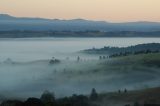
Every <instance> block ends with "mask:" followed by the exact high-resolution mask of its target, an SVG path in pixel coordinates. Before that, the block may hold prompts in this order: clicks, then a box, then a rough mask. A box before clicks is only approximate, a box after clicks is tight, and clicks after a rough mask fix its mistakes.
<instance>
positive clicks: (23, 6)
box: [0, 0, 160, 22]
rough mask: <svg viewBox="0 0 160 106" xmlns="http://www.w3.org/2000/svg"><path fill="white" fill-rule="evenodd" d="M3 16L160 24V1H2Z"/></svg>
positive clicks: (0, 1)
mask: <svg viewBox="0 0 160 106" xmlns="http://www.w3.org/2000/svg"><path fill="white" fill-rule="evenodd" d="M0 12H1V13H7V14H10V15H14V16H19V17H43V18H59V19H73V18H84V19H92V20H106V21H112V22H123V21H159V22H160V0H0Z"/></svg>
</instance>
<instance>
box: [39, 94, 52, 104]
mask: <svg viewBox="0 0 160 106" xmlns="http://www.w3.org/2000/svg"><path fill="white" fill-rule="evenodd" d="M40 99H41V101H42V102H43V103H44V104H45V106H53V105H54V104H55V96H54V93H50V92H49V91H44V93H43V94H42V95H41V98H40Z"/></svg>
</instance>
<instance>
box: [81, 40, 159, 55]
mask: <svg viewBox="0 0 160 106" xmlns="http://www.w3.org/2000/svg"><path fill="white" fill-rule="evenodd" d="M83 52H84V53H89V54H107V55H110V57H117V56H127V55H130V54H147V53H158V52H160V43H147V44H138V45H135V46H128V47H106V46H105V47H104V48H100V49H96V48H92V49H88V50H84V51H83Z"/></svg>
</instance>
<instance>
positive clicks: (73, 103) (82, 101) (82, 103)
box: [0, 88, 98, 106]
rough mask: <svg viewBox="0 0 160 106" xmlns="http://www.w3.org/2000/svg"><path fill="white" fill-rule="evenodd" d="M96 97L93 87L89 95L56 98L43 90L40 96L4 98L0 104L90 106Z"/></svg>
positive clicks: (20, 105)
mask: <svg viewBox="0 0 160 106" xmlns="http://www.w3.org/2000/svg"><path fill="white" fill-rule="evenodd" d="M97 99H98V93H97V92H96V90H95V89H94V88H93V89H92V91H91V94H90V96H85V95H76V94H74V95H72V96H70V97H63V98H59V99H56V98H55V96H54V93H51V92H49V91H45V92H44V93H43V94H42V95H41V97H40V98H33V97H32V98H28V99H27V100H26V101H20V100H5V101H3V102H2V103H1V105H0V106H91V102H93V101H96V100H97Z"/></svg>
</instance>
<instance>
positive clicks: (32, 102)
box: [23, 98, 44, 106]
mask: <svg viewBox="0 0 160 106" xmlns="http://www.w3.org/2000/svg"><path fill="white" fill-rule="evenodd" d="M23 106H44V104H43V102H42V101H41V100H40V99H38V98H28V99H27V101H25V102H24V105H23Z"/></svg>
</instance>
